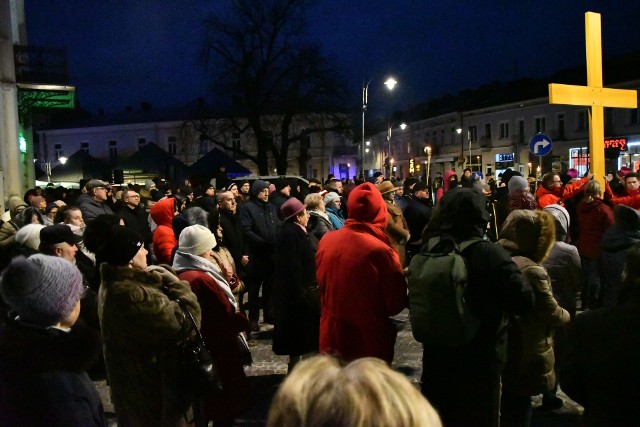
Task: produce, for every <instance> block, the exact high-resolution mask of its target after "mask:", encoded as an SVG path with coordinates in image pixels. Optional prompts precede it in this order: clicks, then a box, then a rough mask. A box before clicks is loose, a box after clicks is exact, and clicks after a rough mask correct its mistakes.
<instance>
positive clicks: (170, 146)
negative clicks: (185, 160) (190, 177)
mask: <svg viewBox="0 0 640 427" xmlns="http://www.w3.org/2000/svg"><path fill="white" fill-rule="evenodd" d="M177 141H178V138H176V137H175V136H170V137H168V138H167V151H168V152H169V154H171V155H172V156H175V155H176V152H177V151H178V150H177V149H176V144H177Z"/></svg>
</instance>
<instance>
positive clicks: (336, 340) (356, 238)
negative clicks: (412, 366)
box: [316, 183, 407, 364]
mask: <svg viewBox="0 0 640 427" xmlns="http://www.w3.org/2000/svg"><path fill="white" fill-rule="evenodd" d="M348 212H349V219H347V221H346V222H345V225H344V227H342V228H341V229H340V230H336V231H333V232H331V233H327V234H326V235H325V236H324V237H323V238H322V240H321V241H320V244H319V246H318V252H317V255H316V269H317V273H316V274H317V278H318V286H319V290H320V306H321V315H320V352H323V353H329V354H331V355H334V356H337V357H339V358H341V359H343V360H346V361H350V360H354V359H358V358H361V357H377V358H379V359H382V360H384V361H386V362H387V363H389V364H391V362H392V361H393V350H394V345H395V341H396V335H397V329H396V327H395V326H394V324H393V323H392V321H391V320H390V319H389V316H393V315H395V314H398V313H399V312H400V311H402V309H404V308H405V307H406V306H407V283H406V280H405V277H404V273H403V271H402V267H401V265H400V259H399V257H398V253H397V252H396V251H394V250H393V249H392V248H391V244H390V242H389V238H388V237H387V236H386V235H385V233H384V230H385V228H386V226H387V218H388V214H387V208H386V206H385V204H384V201H383V200H382V195H381V194H380V191H378V189H377V188H376V187H375V186H374V185H373V184H371V183H364V184H361V185H359V186H357V187H356V188H354V190H353V191H352V192H351V194H350V195H349V200H348Z"/></svg>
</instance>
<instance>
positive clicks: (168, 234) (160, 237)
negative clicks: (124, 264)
mask: <svg viewBox="0 0 640 427" xmlns="http://www.w3.org/2000/svg"><path fill="white" fill-rule="evenodd" d="M174 203H175V199H174V198H173V197H169V198H166V199H162V200H160V201H159V202H158V203H156V204H155V205H153V206H152V207H151V210H150V211H149V214H150V215H151V218H152V219H153V221H154V222H155V223H156V224H157V225H158V228H156V229H155V231H154V232H153V253H154V255H155V256H156V259H157V260H158V264H169V265H171V252H173V248H174V247H175V246H176V245H177V244H178V241H177V240H176V237H175V236H174V235H173V227H172V226H171V221H173V216H174V215H173V214H174V212H175V207H174Z"/></svg>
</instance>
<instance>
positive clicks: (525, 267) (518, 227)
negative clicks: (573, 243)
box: [498, 210, 570, 396]
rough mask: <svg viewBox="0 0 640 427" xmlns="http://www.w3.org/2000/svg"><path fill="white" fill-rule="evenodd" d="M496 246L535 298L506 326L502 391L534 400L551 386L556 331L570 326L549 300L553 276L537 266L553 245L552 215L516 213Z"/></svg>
mask: <svg viewBox="0 0 640 427" xmlns="http://www.w3.org/2000/svg"><path fill="white" fill-rule="evenodd" d="M500 235H501V236H502V238H501V239H500V240H499V241H498V244H499V245H501V246H503V247H504V248H505V249H507V250H508V251H509V252H510V253H511V256H512V259H513V261H514V262H515V263H516V265H517V266H518V268H519V269H520V271H521V272H522V273H523V274H524V275H525V277H526V278H527V280H528V282H529V284H530V285H531V287H532V288H533V289H534V292H535V294H536V302H535V306H534V309H533V311H532V312H530V313H529V314H527V315H525V316H517V317H516V318H515V319H513V321H512V322H511V324H510V325H509V328H508V332H507V333H508V340H507V364H506V366H505V369H504V371H503V374H502V375H503V377H502V381H503V388H504V390H505V392H507V393H510V394H515V395H519V396H533V395H535V394H538V393H542V392H544V391H548V390H551V389H552V388H553V386H554V385H555V371H554V364H555V355H554V351H553V336H554V328H555V327H556V326H562V325H565V324H567V323H568V322H569V319H570V316H569V312H568V311H567V310H565V309H563V308H562V307H560V306H559V305H558V303H557V302H556V300H555V299H554V298H553V293H552V289H551V278H550V277H549V274H548V273H547V270H545V268H544V267H543V266H542V265H541V263H542V262H543V261H544V260H545V259H546V257H547V256H548V254H549V251H550V250H551V248H552V247H553V244H554V243H555V226H554V220H553V216H552V215H551V214H550V213H548V212H545V211H528V210H515V211H513V212H511V214H509V216H508V217H507V220H506V221H505V223H504V225H503V227H502V231H501V234H500Z"/></svg>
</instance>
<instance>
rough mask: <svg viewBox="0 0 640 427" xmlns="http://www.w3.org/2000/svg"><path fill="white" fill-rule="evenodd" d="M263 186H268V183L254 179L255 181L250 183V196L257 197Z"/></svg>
mask: <svg viewBox="0 0 640 427" xmlns="http://www.w3.org/2000/svg"><path fill="white" fill-rule="evenodd" d="M265 188H269V183H268V182H267V181H263V180H261V179H256V180H255V181H253V184H252V185H251V196H252V197H257V196H258V194H259V193H260V192H261V191H262V190H264V189H265Z"/></svg>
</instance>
